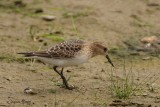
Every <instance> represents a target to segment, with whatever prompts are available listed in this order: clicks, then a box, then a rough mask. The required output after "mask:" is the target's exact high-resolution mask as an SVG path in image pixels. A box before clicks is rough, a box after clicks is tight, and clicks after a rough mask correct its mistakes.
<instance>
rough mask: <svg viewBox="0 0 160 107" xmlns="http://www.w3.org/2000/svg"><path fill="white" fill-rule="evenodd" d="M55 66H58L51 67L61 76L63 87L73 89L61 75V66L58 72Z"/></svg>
mask: <svg viewBox="0 0 160 107" xmlns="http://www.w3.org/2000/svg"><path fill="white" fill-rule="evenodd" d="M57 67H58V66H54V67H53V69H54V71H55V72H57V73H58V74H59V75H60V76H61V78H62V81H63V85H64V86H65V88H66V89H69V90H71V89H73V88H72V87H69V85H68V82H67V80H66V78H65V77H64V75H63V68H62V70H61V71H60V72H58V70H57Z"/></svg>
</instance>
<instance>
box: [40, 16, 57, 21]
mask: <svg viewBox="0 0 160 107" xmlns="http://www.w3.org/2000/svg"><path fill="white" fill-rule="evenodd" d="M42 19H43V20H45V21H53V20H55V19H56V17H55V16H51V15H44V16H42Z"/></svg>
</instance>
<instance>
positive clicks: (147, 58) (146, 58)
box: [142, 56, 151, 60]
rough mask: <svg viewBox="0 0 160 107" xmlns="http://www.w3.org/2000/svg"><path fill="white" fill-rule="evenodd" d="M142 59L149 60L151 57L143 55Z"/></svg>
mask: <svg viewBox="0 0 160 107" xmlns="http://www.w3.org/2000/svg"><path fill="white" fill-rule="evenodd" d="M142 59H143V60H149V59H151V57H149V56H147V57H143V58H142Z"/></svg>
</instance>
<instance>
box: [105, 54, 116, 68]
mask: <svg viewBox="0 0 160 107" xmlns="http://www.w3.org/2000/svg"><path fill="white" fill-rule="evenodd" d="M106 58H107V59H108V62H109V63H110V64H111V65H112V66H113V67H114V65H113V63H112V61H111V59H110V58H109V55H108V53H106Z"/></svg>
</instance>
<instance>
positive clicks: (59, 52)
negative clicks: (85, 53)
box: [47, 40, 85, 58]
mask: <svg viewBox="0 0 160 107" xmlns="http://www.w3.org/2000/svg"><path fill="white" fill-rule="evenodd" d="M84 43H85V42H84V41H82V40H70V41H66V42H62V43H60V44H57V45H55V46H54V47H52V48H50V49H49V50H48V51H47V54H48V55H50V56H51V57H52V58H72V57H74V55H75V54H76V53H77V52H78V51H80V50H81V49H82V47H83V44H84Z"/></svg>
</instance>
